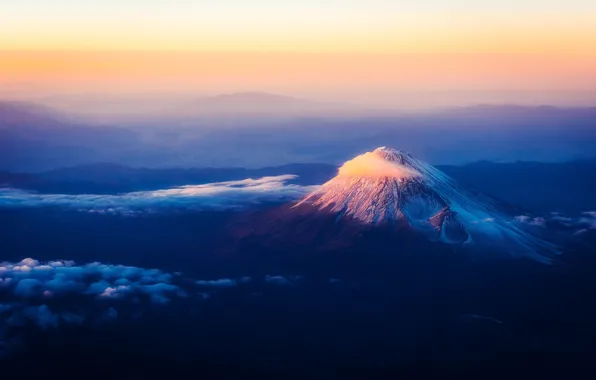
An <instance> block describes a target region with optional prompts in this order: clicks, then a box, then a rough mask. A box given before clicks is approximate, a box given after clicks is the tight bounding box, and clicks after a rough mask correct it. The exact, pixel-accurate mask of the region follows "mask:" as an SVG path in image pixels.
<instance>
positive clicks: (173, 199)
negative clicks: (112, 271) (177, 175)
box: [0, 175, 316, 215]
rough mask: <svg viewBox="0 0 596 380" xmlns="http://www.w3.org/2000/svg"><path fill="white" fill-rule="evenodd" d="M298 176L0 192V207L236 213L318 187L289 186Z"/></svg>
mask: <svg viewBox="0 0 596 380" xmlns="http://www.w3.org/2000/svg"><path fill="white" fill-rule="evenodd" d="M295 178H297V176H295V175H280V176H273V177H263V178H258V179H250V178H249V179H244V180H240V181H227V182H216V183H209V184H203V185H187V186H182V187H176V188H171V189H164V190H156V191H137V192H132V193H125V194H120V195H96V194H74V195H73V194H39V193H33V192H28V191H24V190H20V189H12V188H3V189H0V207H6V208H8V207H10V208H22V207H67V208H71V209H75V210H80V211H85V212H91V213H98V214H108V215H109V214H118V215H136V214H138V213H151V212H160V211H164V210H168V209H176V208H179V209H185V210H203V209H216V210H223V209H235V208H242V207H246V206H248V205H251V204H259V203H263V202H277V201H279V202H282V201H289V200H293V199H296V198H300V197H302V196H304V195H306V194H308V193H309V192H311V191H312V190H314V189H315V188H316V186H300V185H295V184H289V183H288V182H289V181H291V180H293V179H295Z"/></svg>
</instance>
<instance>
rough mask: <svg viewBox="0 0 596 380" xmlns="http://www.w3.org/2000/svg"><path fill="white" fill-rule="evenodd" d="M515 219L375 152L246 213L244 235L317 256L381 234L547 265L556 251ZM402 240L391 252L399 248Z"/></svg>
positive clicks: (502, 208)
mask: <svg viewBox="0 0 596 380" xmlns="http://www.w3.org/2000/svg"><path fill="white" fill-rule="evenodd" d="M515 215H518V212H517V210H516V209H515V208H514V207H512V206H509V205H506V204H504V203H502V202H500V201H498V200H496V199H493V198H491V197H489V196H486V195H483V194H479V193H477V192H475V191H473V190H471V189H467V188H465V187H464V186H461V185H459V184H458V183H456V182H455V181H454V180H453V179H451V178H450V177H449V176H447V175H445V174H444V173H442V172H441V171H439V170H437V169H436V168H434V167H433V166H431V165H429V164H427V163H425V162H422V161H420V160H418V159H416V158H414V157H412V156H411V155H410V154H408V153H405V152H402V151H399V150H395V149H391V148H387V147H380V148H377V149H375V150H374V151H372V152H367V153H364V154H362V155H359V156H357V157H355V158H354V159H352V160H350V161H347V162H346V163H344V164H343V165H342V166H341V167H340V169H339V171H338V174H337V176H336V177H334V178H332V179H331V180H330V181H328V182H326V183H324V184H323V185H321V186H319V187H318V188H317V189H316V190H314V191H313V192H312V193H310V194H309V195H307V196H306V197H305V198H303V199H302V200H300V201H299V202H297V203H293V204H287V205H284V206H282V207H279V208H275V209H273V210H268V211H267V212H266V215H251V217H250V219H251V222H250V224H251V227H250V228H249V229H244V230H243V237H244V238H252V239H253V240H254V239H255V238H256V236H260V237H261V238H264V239H265V240H266V241H267V242H268V243H267V245H271V244H272V243H273V242H275V244H280V243H283V244H288V245H305V244H306V245H309V246H311V247H310V248H312V249H315V250H320V248H322V247H326V248H329V247H338V246H343V247H345V246H350V245H351V244H355V240H358V242H359V243H362V239H365V236H367V235H368V234H369V233H374V235H375V239H379V231H383V234H389V235H396V236H397V235H399V236H401V237H402V238H403V236H405V235H417V236H422V237H424V238H425V239H424V240H426V241H430V242H435V243H441V244H443V245H449V246H452V247H461V248H462V249H471V250H473V251H474V252H480V253H496V252H498V253H499V254H508V255H513V256H523V257H530V258H533V259H535V260H538V261H541V262H550V260H551V259H552V257H553V256H554V255H555V254H556V253H557V252H556V248H555V247H554V246H553V245H551V244H550V243H548V242H546V241H544V240H543V239H542V238H540V237H539V236H538V235H536V233H535V231H529V230H527V229H526V228H525V227H524V226H522V225H520V224H519V223H517V222H516V220H515V219H514V216H515ZM402 238H400V239H402ZM272 239H273V240H272ZM400 239H395V238H394V239H392V245H391V246H388V249H391V247H394V248H395V249H396V250H400V245H401V244H400ZM377 243H378V242H377ZM313 244H314V246H312V245H313Z"/></svg>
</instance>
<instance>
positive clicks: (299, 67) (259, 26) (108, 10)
mask: <svg viewBox="0 0 596 380" xmlns="http://www.w3.org/2000/svg"><path fill="white" fill-rule="evenodd" d="M0 86H1V87H0V94H2V93H4V94H6V93H36V92H39V93H43V92H46V93H80V92H85V93H90V92H91V93H95V92H109V93H149V92H161V93H197V94H215V93H229V92H241V91H265V92H275V93H283V94H289V95H300V96H308V97H313V98H319V99H322V98H325V99H332V100H345V101H359V102H360V101H365V102H368V103H370V104H379V105H381V104H383V105H385V104H394V101H395V100H399V99H403V98H404V94H427V93H428V94H430V93H435V94H436V93H440V94H444V95H443V96H444V97H451V98H456V100H461V101H462V102H466V101H467V102H473V100H474V98H478V97H479V98H481V99H493V98H494V99H495V100H502V101H504V102H515V101H523V100H532V99H534V100H536V101H540V102H542V103H544V102H551V103H557V102H562V101H567V102H568V103H569V102H570V103H577V104H580V103H582V102H586V99H590V100H589V101H592V100H591V99H594V98H590V96H593V94H594V93H596V2H594V1H590V0H568V1H560V0H517V1H514V0H503V1H494V0H491V1H487V0H479V1H475V2H470V1H468V0H449V1H448V0H420V1H417V2H406V1H395V0H391V1H390V0H343V1H338V0H328V1H314V0H301V1H288V0H285V1H284V0H277V1H272V0H271V1H269V0H255V1H244V0H219V1H192V0H179V1H175V2H172V1H166V0H145V1H141V0H86V1H81V0H79V1H74V0H53V1H46V0H2V1H1V2H0ZM2 87H3V88H2ZM423 99H424V97H423ZM429 99H430V98H429ZM422 103H424V100H422Z"/></svg>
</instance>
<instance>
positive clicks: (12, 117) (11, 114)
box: [0, 101, 64, 131]
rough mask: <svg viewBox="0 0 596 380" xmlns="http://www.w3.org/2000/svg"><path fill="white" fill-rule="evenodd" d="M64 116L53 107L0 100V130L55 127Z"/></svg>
mask: <svg viewBox="0 0 596 380" xmlns="http://www.w3.org/2000/svg"><path fill="white" fill-rule="evenodd" d="M62 123H64V116H63V115H60V113H58V112H56V111H54V110H53V109H51V108H49V107H46V106H43V105H40V104H36V103H29V102H17V101H0V131H2V130H4V129H8V128H23V127H38V128H39V127H56V126H59V125H61V124H62Z"/></svg>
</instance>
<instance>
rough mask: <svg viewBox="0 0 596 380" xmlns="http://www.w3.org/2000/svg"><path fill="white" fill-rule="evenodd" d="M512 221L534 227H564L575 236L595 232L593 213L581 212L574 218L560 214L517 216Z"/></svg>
mask: <svg viewBox="0 0 596 380" xmlns="http://www.w3.org/2000/svg"><path fill="white" fill-rule="evenodd" d="M514 220H515V221H517V222H518V223H523V224H525V225H531V226H535V227H564V228H567V229H573V230H575V233H576V234H581V233H584V232H587V231H589V230H596V212H594V211H586V212H582V213H581V214H580V215H575V216H568V215H564V214H562V213H560V212H551V213H550V214H547V215H543V216H539V217H533V216H529V215H518V216H516V217H515V218H514Z"/></svg>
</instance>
